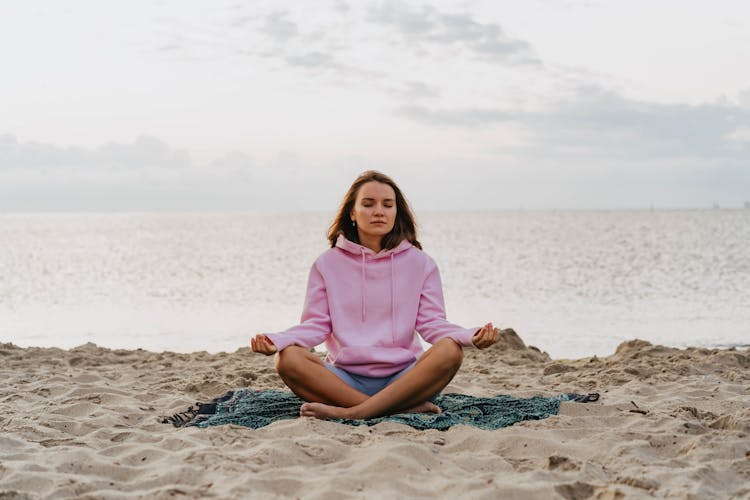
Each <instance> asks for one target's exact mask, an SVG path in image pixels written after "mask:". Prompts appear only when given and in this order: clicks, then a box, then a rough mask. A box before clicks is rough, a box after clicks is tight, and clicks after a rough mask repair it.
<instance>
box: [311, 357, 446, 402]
mask: <svg viewBox="0 0 750 500" xmlns="http://www.w3.org/2000/svg"><path fill="white" fill-rule="evenodd" d="M416 364H417V362H416V361H415V362H414V363H412V364H410V365H409V366H407V367H406V368H404V369H403V370H401V371H398V372H396V373H394V374H393V375H388V376H387V377H366V376H364V375H358V374H356V373H351V372H348V371H346V370H344V369H343V368H339V367H338V366H333V365H332V364H330V363H326V364H325V365H326V368H328V369H329V370H330V371H332V372H333V373H335V374H336V375H337V376H338V377H339V378H340V379H341V380H343V381H344V382H345V383H346V385H348V386H349V387H351V388H352V389H356V390H358V391H359V392H362V393H364V394H367V395H368V396H372V395H373V394H375V393H377V392H380V391H382V390H383V389H384V388H385V387H387V386H388V385H390V384H391V383H393V381H395V380H398V379H399V378H401V377H402V376H403V375H404V374H405V373H406V372H408V371H409V370H411V369H412V368H413V367H414V365H416ZM439 395H440V393H437V394H435V395H434V396H433V397H431V398H430V399H428V401H430V402H432V403H434V402H435V399H436V398H437V397H438V396H439Z"/></svg>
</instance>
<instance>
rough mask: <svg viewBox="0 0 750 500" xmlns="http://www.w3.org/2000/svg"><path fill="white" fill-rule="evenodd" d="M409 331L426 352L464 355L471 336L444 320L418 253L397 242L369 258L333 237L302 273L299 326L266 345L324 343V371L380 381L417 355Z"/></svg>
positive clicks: (432, 278)
mask: <svg viewBox="0 0 750 500" xmlns="http://www.w3.org/2000/svg"><path fill="white" fill-rule="evenodd" d="M415 330H416V332H418V333H419V334H420V335H421V336H422V338H424V339H425V340H426V341H427V342H429V343H431V344H434V343H435V342H437V341H438V340H440V339H443V338H446V337H448V338H451V339H453V340H455V341H456V342H458V343H459V344H460V345H463V346H467V347H468V346H472V345H473V344H472V343H471V338H472V336H473V335H474V334H475V333H476V332H477V331H478V330H479V328H473V329H465V328H461V327H460V326H457V325H454V324H452V323H449V322H448V321H447V320H446V319H445V305H444V304H443V289H442V285H441V283H440V273H439V272H438V268H437V265H436V264H435V261H433V260H432V258H430V257H429V256H428V255H427V254H426V253H424V252H422V251H421V250H419V249H418V248H416V247H414V246H413V245H412V244H411V243H409V242H408V241H406V240H404V241H402V242H401V243H400V244H399V245H398V246H396V247H395V248H393V249H391V250H382V251H380V252H378V253H377V254H376V253H375V252H373V251H372V250H370V249H369V248H366V247H363V246H362V245H358V244H357V243H353V242H351V241H349V240H348V239H346V238H345V237H344V236H343V235H341V236H339V237H338V240H337V241H336V247H335V248H331V249H329V250H327V251H325V252H323V254H321V255H320V257H318V259H317V260H316V261H315V263H314V264H313V266H312V269H310V276H309V278H308V282H307V295H306V297H305V307H304V311H303V312H302V319H301V323H300V324H299V325H296V326H293V327H291V328H289V329H288V330H286V331H283V332H280V333H271V334H268V337H269V338H270V339H271V340H272V341H273V343H274V344H275V345H276V348H277V349H278V350H279V351H281V350H282V349H284V348H285V347H287V346H289V345H292V344H296V345H298V346H302V347H313V346H316V345H318V344H320V343H322V342H324V341H325V343H326V347H327V348H328V356H327V357H326V361H328V362H329V363H332V364H334V365H336V366H338V367H340V368H343V369H344V370H347V371H349V372H352V373H357V374H359V375H365V376H368V377H385V376H388V375H391V374H393V373H395V372H397V371H399V370H402V369H404V368H406V367H407V366H409V365H410V364H411V363H413V362H414V361H415V360H416V359H417V358H418V357H419V356H420V355H421V354H422V352H423V349H422V345H421V344H420V342H419V338H418V337H417V335H416V333H415Z"/></svg>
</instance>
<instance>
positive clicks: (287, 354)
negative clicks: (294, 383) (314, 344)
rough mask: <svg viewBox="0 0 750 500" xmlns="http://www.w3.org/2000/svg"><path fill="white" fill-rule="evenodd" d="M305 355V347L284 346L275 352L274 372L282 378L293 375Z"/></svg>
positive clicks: (297, 370)
mask: <svg viewBox="0 0 750 500" xmlns="http://www.w3.org/2000/svg"><path fill="white" fill-rule="evenodd" d="M304 355H305V349H303V348H302V347H299V346H296V345H290V346H288V347H285V348H284V349H282V350H281V351H279V352H278V353H277V354H276V372H277V373H278V374H279V375H281V377H282V378H286V377H294V376H295V375H296V374H298V373H299V367H300V365H301V363H302V360H303V358H304Z"/></svg>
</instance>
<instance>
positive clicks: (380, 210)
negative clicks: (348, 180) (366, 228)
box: [375, 205, 384, 215]
mask: <svg viewBox="0 0 750 500" xmlns="http://www.w3.org/2000/svg"><path fill="white" fill-rule="evenodd" d="M383 213H384V209H383V205H375V214H377V215H380V214H383Z"/></svg>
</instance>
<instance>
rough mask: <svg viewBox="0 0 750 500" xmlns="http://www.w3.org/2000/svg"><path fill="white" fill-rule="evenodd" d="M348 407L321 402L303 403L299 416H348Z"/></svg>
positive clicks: (323, 417) (324, 417) (322, 417)
mask: <svg viewBox="0 0 750 500" xmlns="http://www.w3.org/2000/svg"><path fill="white" fill-rule="evenodd" d="M348 409H349V408H341V407H339V406H332V405H327V404H323V403H304V404H303V405H302V406H301V407H300V409H299V414H300V416H301V417H315V418H321V419H326V418H350V416H349V415H348V412H347V411H346V410H348Z"/></svg>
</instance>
